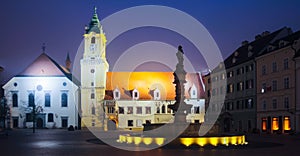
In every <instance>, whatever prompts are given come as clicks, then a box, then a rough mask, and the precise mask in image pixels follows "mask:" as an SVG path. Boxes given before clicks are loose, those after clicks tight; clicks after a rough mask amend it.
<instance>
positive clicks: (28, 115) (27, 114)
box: [26, 113, 33, 122]
mask: <svg viewBox="0 0 300 156" xmlns="http://www.w3.org/2000/svg"><path fill="white" fill-rule="evenodd" d="M32 119H33V118H32V113H26V122H32Z"/></svg>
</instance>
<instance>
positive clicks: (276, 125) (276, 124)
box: [272, 117, 279, 131]
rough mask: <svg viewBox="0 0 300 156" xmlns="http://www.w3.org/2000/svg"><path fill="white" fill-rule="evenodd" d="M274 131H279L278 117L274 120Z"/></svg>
mask: <svg viewBox="0 0 300 156" xmlns="http://www.w3.org/2000/svg"><path fill="white" fill-rule="evenodd" d="M272 129H273V131H277V130H279V120H278V118H277V117H275V118H273V119H272Z"/></svg>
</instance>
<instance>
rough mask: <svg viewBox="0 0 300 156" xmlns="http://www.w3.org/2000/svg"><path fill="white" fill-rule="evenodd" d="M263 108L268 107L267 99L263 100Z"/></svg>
mask: <svg viewBox="0 0 300 156" xmlns="http://www.w3.org/2000/svg"><path fill="white" fill-rule="evenodd" d="M262 108H263V110H266V109H267V101H266V100H263V102H262Z"/></svg>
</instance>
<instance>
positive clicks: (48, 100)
mask: <svg viewBox="0 0 300 156" xmlns="http://www.w3.org/2000/svg"><path fill="white" fill-rule="evenodd" d="M50 102H51V101H50V94H49V93H46V94H45V107H50Z"/></svg>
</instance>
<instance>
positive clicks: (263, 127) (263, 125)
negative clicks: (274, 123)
mask: <svg viewBox="0 0 300 156" xmlns="http://www.w3.org/2000/svg"><path fill="white" fill-rule="evenodd" d="M261 130H262V131H266V130H267V118H262V119H261Z"/></svg>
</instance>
